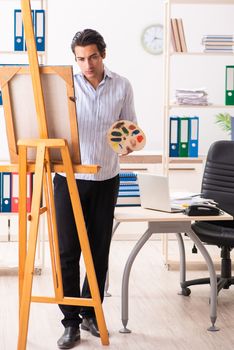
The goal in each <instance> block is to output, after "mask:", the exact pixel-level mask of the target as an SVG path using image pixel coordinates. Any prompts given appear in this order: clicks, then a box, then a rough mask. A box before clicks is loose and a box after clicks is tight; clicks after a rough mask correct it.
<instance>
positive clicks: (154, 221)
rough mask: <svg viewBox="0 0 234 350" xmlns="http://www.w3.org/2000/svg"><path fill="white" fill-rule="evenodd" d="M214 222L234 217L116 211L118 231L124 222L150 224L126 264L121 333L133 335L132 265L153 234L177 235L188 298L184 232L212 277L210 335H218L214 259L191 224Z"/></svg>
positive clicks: (140, 210) (138, 210)
mask: <svg viewBox="0 0 234 350" xmlns="http://www.w3.org/2000/svg"><path fill="white" fill-rule="evenodd" d="M195 220H196V221H207V220H209V221H211V220H233V217H232V216H231V215H229V214H227V213H224V215H221V216H196V217H195V216H193V217H191V216H186V215H184V214H183V213H165V212H160V211H155V210H147V209H142V208H140V207H124V208H116V210H115V221H116V225H115V228H117V226H118V224H119V223H121V222H148V228H147V230H146V231H145V232H144V234H143V235H142V236H141V238H140V239H139V240H138V241H137V243H136V245H135V246H134V248H133V249H132V251H131V253H130V255H129V257H128V260H127V262H126V264H125V268H124V272H123V278H122V295H121V304H122V305H121V319H122V324H123V329H121V330H120V332H121V333H130V332H131V331H130V330H129V329H128V328H127V324H128V286H129V277H130V271H131V268H132V264H133V262H134V260H135V258H136V256H137V254H138V253H139V251H140V250H141V248H142V247H143V245H144V244H145V243H146V241H147V240H148V239H149V238H150V236H151V235H152V234H153V233H175V234H176V236H177V240H178V243H179V252H180V284H181V287H182V291H181V294H182V295H189V294H190V293H189V292H188V291H189V290H188V289H187V288H183V283H184V282H185V281H186V259H185V248H184V242H183V239H182V236H181V232H186V234H187V235H188V236H189V237H190V238H191V239H192V241H193V242H194V243H195V244H196V246H197V248H198V249H199V251H200V252H201V254H202V256H203V257H204V259H205V261H206V264H207V267H208V270H209V274H210V286H211V290H210V319H211V326H210V327H209V328H208V330H210V331H217V330H218V328H217V327H216V326H215V322H216V318H217V276H216V272H215V269H214V264H213V262H212V259H211V257H210V255H209V253H208V251H207V250H206V248H205V247H204V245H203V243H202V242H201V241H200V239H199V238H198V237H197V235H196V234H195V232H194V231H193V230H192V229H191V222H192V221H195Z"/></svg>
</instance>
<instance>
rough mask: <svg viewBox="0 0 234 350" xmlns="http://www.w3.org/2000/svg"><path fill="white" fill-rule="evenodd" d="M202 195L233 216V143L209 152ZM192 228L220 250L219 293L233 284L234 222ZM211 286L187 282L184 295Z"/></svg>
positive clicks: (220, 144) (198, 224) (202, 280)
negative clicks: (195, 286) (197, 286)
mask: <svg viewBox="0 0 234 350" xmlns="http://www.w3.org/2000/svg"><path fill="white" fill-rule="evenodd" d="M201 192H202V196H203V197H204V198H211V199H213V200H214V201H216V202H217V203H218V206H219V208H221V209H222V210H224V211H226V212H227V213H229V214H230V215H232V216H234V141H217V142H214V143H213V144H212V145H211V146H210V149H209V151H208V155H207V160H206V165H205V169H204V174H203V179H202V188H201ZM192 229H193V230H194V232H195V233H196V234H197V236H198V237H199V238H200V240H201V241H202V242H204V243H206V244H210V245H216V246H218V247H219V248H220V249H221V275H220V276H218V280H217V286H218V293H219V291H220V290H221V289H222V288H223V289H229V287H230V286H231V285H232V284H234V277H232V271H231V265H232V262H231V258H230V252H231V250H232V248H233V247H234V221H233V220H230V221H210V222H209V221H207V222H195V223H194V224H192ZM207 283H210V279H209V278H200V279H195V280H190V281H186V282H184V283H182V284H181V287H182V294H183V295H189V294H190V292H191V291H190V289H189V288H188V286H191V285H196V284H207Z"/></svg>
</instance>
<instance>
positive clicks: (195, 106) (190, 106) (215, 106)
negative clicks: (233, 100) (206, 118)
mask: <svg viewBox="0 0 234 350" xmlns="http://www.w3.org/2000/svg"><path fill="white" fill-rule="evenodd" d="M169 108H170V109H172V108H190V109H193V108H196V109H202V108H204V109H210V108H220V109H230V108H234V105H215V104H211V105H208V106H200V105H179V104H171V105H169Z"/></svg>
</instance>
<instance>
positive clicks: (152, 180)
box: [137, 173, 182, 213]
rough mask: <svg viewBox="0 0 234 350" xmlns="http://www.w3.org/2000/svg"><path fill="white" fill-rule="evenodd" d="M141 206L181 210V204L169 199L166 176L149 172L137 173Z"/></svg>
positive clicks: (161, 209)
mask: <svg viewBox="0 0 234 350" xmlns="http://www.w3.org/2000/svg"><path fill="white" fill-rule="evenodd" d="M137 179H138V184H139V190H140V199H141V207H142V208H145V209H153V210H159V211H164V212H168V213H178V212H181V211H182V209H181V206H180V205H178V204H175V203H174V204H173V201H172V200H171V199H170V192H169V181H168V177H166V176H159V175H156V174H149V173H138V174H137Z"/></svg>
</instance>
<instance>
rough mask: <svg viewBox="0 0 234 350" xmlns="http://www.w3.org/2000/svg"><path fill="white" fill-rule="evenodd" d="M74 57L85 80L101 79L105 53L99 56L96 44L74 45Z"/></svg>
mask: <svg viewBox="0 0 234 350" xmlns="http://www.w3.org/2000/svg"><path fill="white" fill-rule="evenodd" d="M75 57H76V62H77V63H78V66H79V67H80V69H81V72H82V73H83V74H84V76H85V77H86V78H87V80H93V79H98V80H100V79H102V77H103V71H104V67H103V59H104V58H105V53H104V54H103V55H102V56H101V54H100V52H99V51H98V48H97V45H96V44H92V45H87V46H76V47H75Z"/></svg>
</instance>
